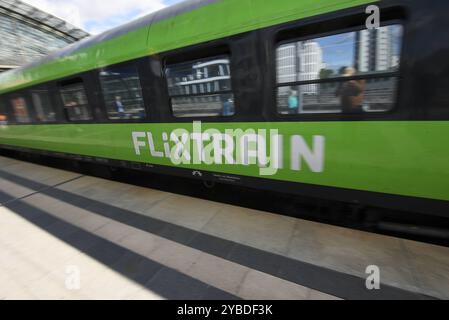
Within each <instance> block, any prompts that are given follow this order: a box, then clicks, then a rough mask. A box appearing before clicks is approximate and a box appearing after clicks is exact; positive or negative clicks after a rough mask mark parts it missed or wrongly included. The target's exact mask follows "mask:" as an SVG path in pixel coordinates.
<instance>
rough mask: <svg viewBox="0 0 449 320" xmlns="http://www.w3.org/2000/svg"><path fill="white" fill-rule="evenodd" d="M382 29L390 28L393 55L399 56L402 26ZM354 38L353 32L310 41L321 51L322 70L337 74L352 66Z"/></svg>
mask: <svg viewBox="0 0 449 320" xmlns="http://www.w3.org/2000/svg"><path fill="white" fill-rule="evenodd" d="M384 28H390V30H391V34H392V36H393V46H394V53H393V54H394V55H396V56H399V55H400V53H401V52H400V51H401V45H402V41H401V39H402V33H403V28H402V26H401V25H393V26H388V27H384ZM355 36H356V33H355V32H349V33H344V34H338V35H332V36H328V37H323V38H318V39H314V40H312V41H315V42H317V43H318V44H319V45H320V47H321V49H322V52H323V63H324V66H323V68H325V69H330V70H333V71H334V72H336V73H338V71H339V70H340V68H342V67H349V66H354V57H355V39H356V37H355Z"/></svg>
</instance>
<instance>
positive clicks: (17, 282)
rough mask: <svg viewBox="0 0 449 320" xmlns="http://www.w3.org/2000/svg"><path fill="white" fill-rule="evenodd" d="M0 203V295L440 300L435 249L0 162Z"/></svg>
mask: <svg viewBox="0 0 449 320" xmlns="http://www.w3.org/2000/svg"><path fill="white" fill-rule="evenodd" d="M0 204H1V205H0V299H298V300H305V299H314V300H315V299H333V300H337V299H435V298H436V299H449V249H448V248H444V247H438V246H433V245H429V244H423V243H418V242H414V241H409V240H403V239H397V238H393V237H387V236H380V235H374V234H370V233H365V232H360V231H355V230H349V229H344V228H339V227H334V226H329V225H323V224H319V223H313V222H308V221H304V220H300V219H294V218H290V217H284V216H278V215H274V214H270V213H266V212H261V211H256V210H250V209H245V208H240V207H235V206H230V205H226V204H221V203H215V202H210V201H205V200H199V199H193V198H189V197H184V196H180V195H175V194H170V193H166V192H161V191H157V190H151V189H146V188H141V187H137V186H132V185H127V184H122V183H117V182H113V181H108V180H103V179H98V178H93V177H88V176H82V175H79V174H76V173H71V172H66V171H61V170H57V169H53V168H47V167H42V166H38V165H34V164H30V163H25V162H21V161H17V160H13V159H8V158H3V157H0ZM370 265H376V266H378V267H379V268H380V271H381V274H380V276H381V277H380V280H381V289H380V290H368V289H367V288H366V285H365V282H366V277H367V276H368V275H367V274H366V273H365V271H366V268H367V267H368V266H370Z"/></svg>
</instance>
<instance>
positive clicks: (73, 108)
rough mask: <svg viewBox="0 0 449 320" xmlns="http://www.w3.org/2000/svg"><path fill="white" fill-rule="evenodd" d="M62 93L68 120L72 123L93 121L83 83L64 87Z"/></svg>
mask: <svg viewBox="0 0 449 320" xmlns="http://www.w3.org/2000/svg"><path fill="white" fill-rule="evenodd" d="M60 92H61V98H62V101H63V103H64V109H65V112H66V115H67V118H68V119H69V120H70V121H87V120H91V119H92V116H91V112H90V109H89V105H88V101H87V95H86V91H85V89H84V85H83V84H82V83H75V84H70V85H65V86H62V87H61V90H60Z"/></svg>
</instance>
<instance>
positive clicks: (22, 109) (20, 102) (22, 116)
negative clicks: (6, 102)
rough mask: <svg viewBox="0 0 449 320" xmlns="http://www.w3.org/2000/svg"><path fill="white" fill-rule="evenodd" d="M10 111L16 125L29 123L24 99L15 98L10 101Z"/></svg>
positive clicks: (27, 109)
mask: <svg viewBox="0 0 449 320" xmlns="http://www.w3.org/2000/svg"><path fill="white" fill-rule="evenodd" d="M11 106H12V111H13V114H14V119H15V120H16V122H18V123H30V122H31V116H30V112H29V108H28V104H27V102H26V100H25V98H24V97H21V96H16V97H14V98H12V99H11Z"/></svg>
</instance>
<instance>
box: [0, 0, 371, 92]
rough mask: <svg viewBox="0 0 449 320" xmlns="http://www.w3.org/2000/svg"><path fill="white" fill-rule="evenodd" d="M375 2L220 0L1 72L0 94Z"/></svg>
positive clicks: (337, 0)
mask: <svg viewBox="0 0 449 320" xmlns="http://www.w3.org/2000/svg"><path fill="white" fill-rule="evenodd" d="M373 2H376V1H373V0H320V1H317V0H222V1H218V2H217V3H213V4H210V5H207V6H204V7H201V8H199V9H197V10H194V11H190V12H187V13H184V14H181V15H179V16H176V17H173V18H170V19H167V20H163V21H160V22H157V23H155V24H153V25H151V27H148V26H147V27H144V28H141V29H138V30H134V31H132V32H129V33H127V34H125V35H122V36H119V37H117V38H114V39H111V40H109V41H105V42H100V43H98V44H96V45H93V46H91V47H89V48H87V49H82V50H79V51H78V52H76V53H74V54H72V55H70V56H67V57H64V58H60V59H56V60H54V61H51V62H49V63H46V64H42V65H38V66H35V67H33V68H28V69H18V70H14V71H12V72H6V73H4V74H2V75H0V94H2V93H6V92H10V91H14V90H18V89H21V88H25V87H28V86H31V85H35V84H39V83H44V82H47V81H51V80H55V79H59V78H62V77H66V76H70V75H73V74H77V73H80V72H84V71H89V70H93V69H97V68H101V67H104V66H107V65H111V64H115V63H119V62H123V61H128V60H132V59H136V58H139V57H144V56H148V55H153V54H157V53H161V52H165V51H168V50H173V49H177V48H181V47H185V46H188V45H193V44H198V43H202V42H206V41H210V40H214V39H219V38H222V37H225V36H231V35H235V34H239V33H243V32H247V31H251V30H256V29H259V28H263V27H268V26H272V25H276V24H280V23H284V22H288V21H293V20H298V19H303V18H307V17H311V16H316V15H319V14H324V13H328V12H332V11H336V10H340V9H345V8H349V7H354V6H357V5H363V4H367V3H373Z"/></svg>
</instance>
